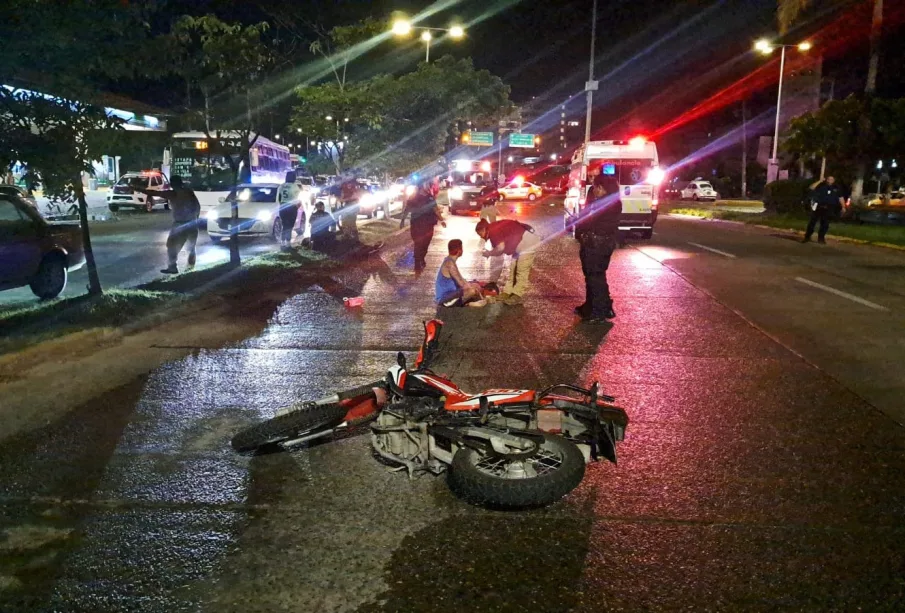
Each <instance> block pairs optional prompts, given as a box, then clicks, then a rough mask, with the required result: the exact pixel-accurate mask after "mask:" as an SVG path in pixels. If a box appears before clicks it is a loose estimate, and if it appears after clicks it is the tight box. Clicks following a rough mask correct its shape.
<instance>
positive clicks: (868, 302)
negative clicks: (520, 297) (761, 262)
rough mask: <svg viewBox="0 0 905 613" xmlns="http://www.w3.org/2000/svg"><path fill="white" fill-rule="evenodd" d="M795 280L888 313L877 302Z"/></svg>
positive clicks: (803, 280)
mask: <svg viewBox="0 0 905 613" xmlns="http://www.w3.org/2000/svg"><path fill="white" fill-rule="evenodd" d="M795 280H796V281H798V282H799V283H804V284H805V285H810V286H811V287H816V288H817V289H822V290H823V291H825V292H829V293H831V294H836V295H837V296H841V297H842V298H848V299H849V300H851V301H852V302H857V303H858V304H863V305H864V306H866V307H870V308H872V309H877V310H878V311H888V310H889V309H887V308H886V307H885V306H881V305H879V304H877V303H876V302H871V301H870V300H865V299H864V298H858V297H857V296H854V295H852V294H849V293H847V292H843V291H840V290H838V289H835V288H832V287H828V286H826V285H821V284H820V283H815V282H814V281H809V280H807V279H805V278H804V277H795Z"/></svg>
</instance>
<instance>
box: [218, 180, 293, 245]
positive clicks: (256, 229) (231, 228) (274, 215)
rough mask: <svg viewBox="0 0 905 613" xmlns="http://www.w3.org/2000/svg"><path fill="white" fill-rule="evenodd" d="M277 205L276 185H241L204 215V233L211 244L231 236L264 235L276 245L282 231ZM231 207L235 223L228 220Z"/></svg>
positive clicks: (278, 206) (230, 216) (278, 203)
mask: <svg viewBox="0 0 905 613" xmlns="http://www.w3.org/2000/svg"><path fill="white" fill-rule="evenodd" d="M281 204H282V202H280V184H279V183H244V184H242V185H239V186H237V187H236V189H234V190H233V191H231V192H230V193H229V195H228V196H226V197H225V198H222V202H221V203H220V204H219V205H218V206H217V207H215V208H213V209H211V210H210V211H208V212H207V214H206V215H205V217H207V233H208V235H209V236H210V237H211V241H212V242H214V243H219V242H220V241H222V240H223V239H225V238H229V236H230V235H231V234H233V233H236V234H238V235H239V236H257V237H265V236H266V237H270V238H272V239H273V240H275V241H277V242H279V240H280V235H281V234H282V232H283V222H282V221H281V220H280V215H279V213H280V205H281ZM233 207H237V208H238V220H234V219H233V218H232V209H233Z"/></svg>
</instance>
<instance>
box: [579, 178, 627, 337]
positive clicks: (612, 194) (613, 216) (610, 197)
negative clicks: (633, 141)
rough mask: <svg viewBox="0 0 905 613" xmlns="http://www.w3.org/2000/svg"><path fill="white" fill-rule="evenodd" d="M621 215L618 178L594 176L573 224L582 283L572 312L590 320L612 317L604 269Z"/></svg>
mask: <svg viewBox="0 0 905 613" xmlns="http://www.w3.org/2000/svg"><path fill="white" fill-rule="evenodd" d="M621 214H622V201H621V200H620V199H619V183H618V181H617V180H616V178H615V177H611V176H607V175H603V174H599V175H597V176H596V177H595V178H594V183H593V185H592V186H591V190H590V193H589V194H588V204H587V206H585V208H584V209H583V210H582V211H581V215H580V216H579V219H578V221H577V222H576V224H575V238H577V239H578V242H579V244H580V249H579V252H578V253H579V257H580V258H581V272H582V273H583V274H584V285H585V301H584V303H583V304H581V305H579V306H577V307H575V313H576V314H577V315H579V316H581V318H582V319H584V320H586V321H590V322H592V323H603V322H604V321H606V320H607V319H613V318H614V317H616V312H615V311H614V310H613V298H612V297H611V296H610V286H609V284H608V282H607V278H606V271H607V269H608V268H609V266H610V258H612V256H613V251H614V250H615V249H616V241H617V238H618V235H619V217H620V215H621Z"/></svg>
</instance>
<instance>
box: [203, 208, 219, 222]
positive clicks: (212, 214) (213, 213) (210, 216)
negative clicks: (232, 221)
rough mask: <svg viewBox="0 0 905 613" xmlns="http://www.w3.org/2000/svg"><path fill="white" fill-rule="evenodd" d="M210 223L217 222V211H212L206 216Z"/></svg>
mask: <svg viewBox="0 0 905 613" xmlns="http://www.w3.org/2000/svg"><path fill="white" fill-rule="evenodd" d="M205 217H206V218H207V220H208V221H217V211H216V210H215V209H211V210H210V211H208V212H207V214H206V215H205Z"/></svg>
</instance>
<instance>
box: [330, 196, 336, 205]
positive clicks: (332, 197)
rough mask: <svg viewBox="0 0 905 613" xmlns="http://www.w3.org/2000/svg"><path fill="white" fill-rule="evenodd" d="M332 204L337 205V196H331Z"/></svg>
mask: <svg viewBox="0 0 905 613" xmlns="http://www.w3.org/2000/svg"><path fill="white" fill-rule="evenodd" d="M330 204H331V205H332V204H336V196H330Z"/></svg>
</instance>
